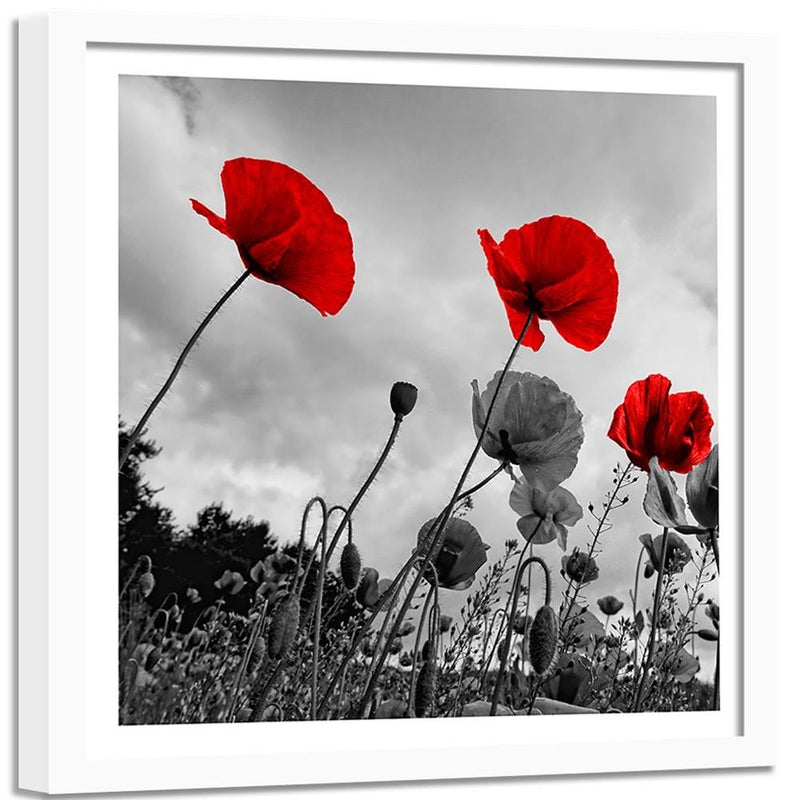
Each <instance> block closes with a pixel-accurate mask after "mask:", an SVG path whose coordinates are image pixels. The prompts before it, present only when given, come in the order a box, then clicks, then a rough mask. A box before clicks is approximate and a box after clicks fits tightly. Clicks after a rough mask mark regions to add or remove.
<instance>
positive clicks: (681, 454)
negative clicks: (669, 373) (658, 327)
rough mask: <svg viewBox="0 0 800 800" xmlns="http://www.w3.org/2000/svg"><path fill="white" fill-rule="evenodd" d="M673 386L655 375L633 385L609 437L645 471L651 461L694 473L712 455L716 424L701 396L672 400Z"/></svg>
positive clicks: (685, 394)
mask: <svg viewBox="0 0 800 800" xmlns="http://www.w3.org/2000/svg"><path fill="white" fill-rule="evenodd" d="M671 386H672V383H671V381H670V380H669V379H668V378H665V377H664V376H663V375H650V376H649V377H647V378H645V379H644V380H641V381H636V382H634V383H632V384H631V385H630V387H629V388H628V391H627V392H626V393H625V402H624V403H623V404H622V405H621V406H618V408H617V410H616V411H615V412H614V417H613V419H612V420H611V427H610V428H609V429H608V436H609V438H610V439H612V440H613V441H615V442H616V443H617V444H618V445H620V447H622V448H623V449H624V450H625V452H626V453H627V454H628V458H630V460H631V461H632V462H633V463H634V464H635V465H636V466H637V467H640V468H641V469H643V470H648V466H649V463H650V459H651V458H654V457H657V458H658V463H659V464H660V465H661V467H663V468H664V469H666V470H670V471H671V472H681V473H686V472H689V470H690V469H692V467H694V466H696V465H697V464H699V463H701V462H702V461H703V460H704V459H705V457H706V456H707V455H708V454H709V452H710V451H711V428H712V427H713V425H714V420H713V419H712V417H711V412H710V411H709V410H708V403H707V402H706V399H705V397H703V395H702V394H700V392H678V393H677V394H670V393H669V390H670V387H671Z"/></svg>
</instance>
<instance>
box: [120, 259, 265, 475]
mask: <svg viewBox="0 0 800 800" xmlns="http://www.w3.org/2000/svg"><path fill="white" fill-rule="evenodd" d="M249 275H250V272H249V270H247V271H245V272H243V273H242V274H241V275H240V276H239V277H238V278H237V279H236V280H235V281H234V282H233V284H232V285H231V287H230V288H229V289H228V290H227V291H226V292H225V294H223V295H222V297H220V299H219V300H217V302H216V303H214V306H213V308H212V309H211V311H209V312H208V314H206V315H205V317H203V320H202V322H201V323H200V324H199V325H198V326H197V329H196V330H195V332H194V333H193V334H192V336H191V338H190V339H189V341H188V342H187V343H186V346H185V347H184V348H183V350H181V354H180V355H179V356H178V360H177V361H176V362H175V366H174V367H173V368H172V372H170V374H169V377H168V378H167V380H166V381H165V382H164V385H163V386H162V387H161V389H159V391H158V394H157V395H156V396H155V397H154V398H153V401H152V402H151V403H150V405H149V406H148V407H147V410H146V411H145V412H144V414H143V415H142V418H141V419H140V420H139V422H138V423H137V424H136V427H135V428H134V429H133V433H132V434H131V435H130V437H129V438H128V441H127V443H126V445H125V447H124V448H123V450H122V455H120V457H119V469H120V470H122V467H123V466H124V465H125V462H126V461H127V460H128V456H129V455H130V452H131V450H133V446H134V445H135V444H136V442H137V441H138V439H139V437H140V436H141V435H142V431H143V430H144V428H145V425H147V421H148V420H149V419H150V417H151V416H152V414H153V412H154V411H155V410H156V408H157V407H158V405H159V403H160V402H161V401H162V400H163V399H164V395H166V393H167V392H168V391H169V390H170V387H171V386H172V384H173V383H174V382H175V378H177V377H178V373H179V372H180V370H181V367H182V366H183V362H184V361H186V356H188V355H189V351H190V350H191V349H192V348H193V347H194V346H195V344H197V340H198V339H199V338H200V336H201V335H202V333H203V331H204V330H205V329H206V327H207V326H208V323H209V322H211V320H212V319H214V317H215V316H216V315H217V312H218V311H219V310H220V309H221V308H222V306H224V305H225V303H226V302H227V301H228V299H229V298H230V297H231V295H232V294H233V293H234V292H235V291H236V290H237V289H238V288H239V287H240V286H241V285H242V284H243V283H244V282H245V279H246V278H247V277H248V276H249Z"/></svg>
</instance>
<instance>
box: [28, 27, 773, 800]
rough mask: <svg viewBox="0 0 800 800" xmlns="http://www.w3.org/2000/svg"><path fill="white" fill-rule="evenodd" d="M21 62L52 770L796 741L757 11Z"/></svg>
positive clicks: (33, 559) (528, 765)
mask: <svg viewBox="0 0 800 800" xmlns="http://www.w3.org/2000/svg"><path fill="white" fill-rule="evenodd" d="M20 60H21V69H20V73H21V88H20V120H21V135H20V176H21V179H20V186H21V192H20V195H21V196H20V218H21V233H20V243H21V248H20V250H21V252H20V255H21V270H20V325H21V354H20V356H21V357H20V363H21V374H20V382H21V409H22V410H21V433H20V437H21V438H20V442H21V448H20V485H21V503H20V508H21V529H20V570H21V573H20V587H21V597H20V607H21V624H20V658H21V662H20V663H21V669H20V731H19V736H20V785H21V787H22V788H25V789H31V790H38V791H47V792H54V793H58V792H100V791H104V792H105V791H132V790H144V789H178V788H201V787H234V786H269V785H291V784H310V783H333V782H356V781H402V780H413V779H432V778H470V777H491V776H517V775H544V774H559V773H574V772H607V771H609V772H610V771H614V772H620V771H626V770H632V771H633V770H635V771H641V770H664V769H702V768H709V767H735V766H743V767H744V766H759V765H769V764H771V763H772V758H773V747H774V741H773V740H774V735H773V728H774V713H775V708H774V698H773V696H772V695H771V694H770V693H769V692H765V691H764V688H763V687H764V684H765V683H766V684H769V683H770V675H772V674H773V673H774V670H775V663H774V646H775V630H774V623H773V621H772V616H771V614H769V613H764V609H770V608H771V607H772V606H773V605H774V569H775V567H774V557H775V538H774V537H775V524H774V523H775V520H774V518H773V517H774V510H773V508H774V506H773V503H772V502H770V501H769V498H770V497H772V496H773V495H774V492H775V490H774V478H775V476H774V467H773V466H772V465H773V464H774V463H775V461H774V448H775V442H774V441H772V440H771V439H769V438H765V437H763V436H761V435H759V428H758V425H757V423H758V421H759V420H761V419H763V418H765V417H770V416H771V415H772V414H773V403H774V385H775V362H774V359H773V358H772V357H771V354H772V352H773V341H774V337H773V332H774V311H775V298H774V288H775V264H774V241H773V239H774V233H773V228H772V225H773V222H772V220H773V218H774V208H773V197H774V179H775V174H774V164H773V162H772V161H771V155H770V154H771V153H772V151H773V140H774V135H775V130H774V100H773V93H774V76H773V60H774V52H773V44H772V42H771V41H770V40H768V39H763V38H758V37H730V36H726V37H722V36H691V37H690V36H685V37H684V36H664V35H656V34H635V35H634V34H623V33H608V32H604V33H599V32H589V31H567V30H546V31H545V30H536V29H527V30H520V29H507V28H501V27H498V28H491V29H478V28H470V27H465V26H458V25H453V26H446V27H439V26H430V25H426V26H413V25H397V26H387V25H382V24H354V23H335V22H326V23H318V22H309V21H303V22H300V21H288V20H280V21H278V20H271V19H267V18H251V19H246V18H241V17H240V18H233V17H230V18H226V17H199V16H198V17H183V16H163V17H156V16H145V15H142V16H136V15H132V16H125V15H117V14H108V15H100V14H84V13H55V14H51V15H50V16H48V17H46V18H36V19H30V20H25V21H24V22H23V24H22V25H21V28H20ZM765 354H766V355H765ZM720 449H721V451H722V457H721V458H720V456H719V453H720ZM720 473H721V474H722V483H723V485H724V486H725V487H731V488H730V489H728V488H726V489H724V490H723V493H722V499H721V500H720V497H719V483H720ZM765 498H767V499H766V500H765ZM115 531H116V535H115ZM720 609H724V623H722V624H721V623H720ZM721 629H722V630H724V636H720V630H721ZM608 743H614V744H615V746H614V747H607V746H604V745H607V744H608Z"/></svg>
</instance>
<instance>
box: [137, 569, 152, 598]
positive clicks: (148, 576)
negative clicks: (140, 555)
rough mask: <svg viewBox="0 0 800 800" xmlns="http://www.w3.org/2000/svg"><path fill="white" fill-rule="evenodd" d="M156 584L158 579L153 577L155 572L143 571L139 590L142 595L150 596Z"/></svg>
mask: <svg viewBox="0 0 800 800" xmlns="http://www.w3.org/2000/svg"><path fill="white" fill-rule="evenodd" d="M155 585H156V579H155V578H154V577H153V573H152V572H150V571H148V572H143V573H142V574H141V575H140V576H139V591H140V592H141V593H142V597H148V596H149V595H150V592H152V591H153V589H154V588H155Z"/></svg>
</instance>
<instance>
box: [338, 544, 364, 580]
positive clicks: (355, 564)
mask: <svg viewBox="0 0 800 800" xmlns="http://www.w3.org/2000/svg"><path fill="white" fill-rule="evenodd" d="M339 567H340V569H341V571H342V582H343V583H344V585H345V586H346V587H347V588H348V589H355V588H356V586H358V579H359V578H360V577H361V554H360V553H359V552H358V548H357V547H356V546H355V545H354V544H353V542H348V543H347V544H346V545H345V546H344V547H343V548H342V558H341V560H340V562H339Z"/></svg>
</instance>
